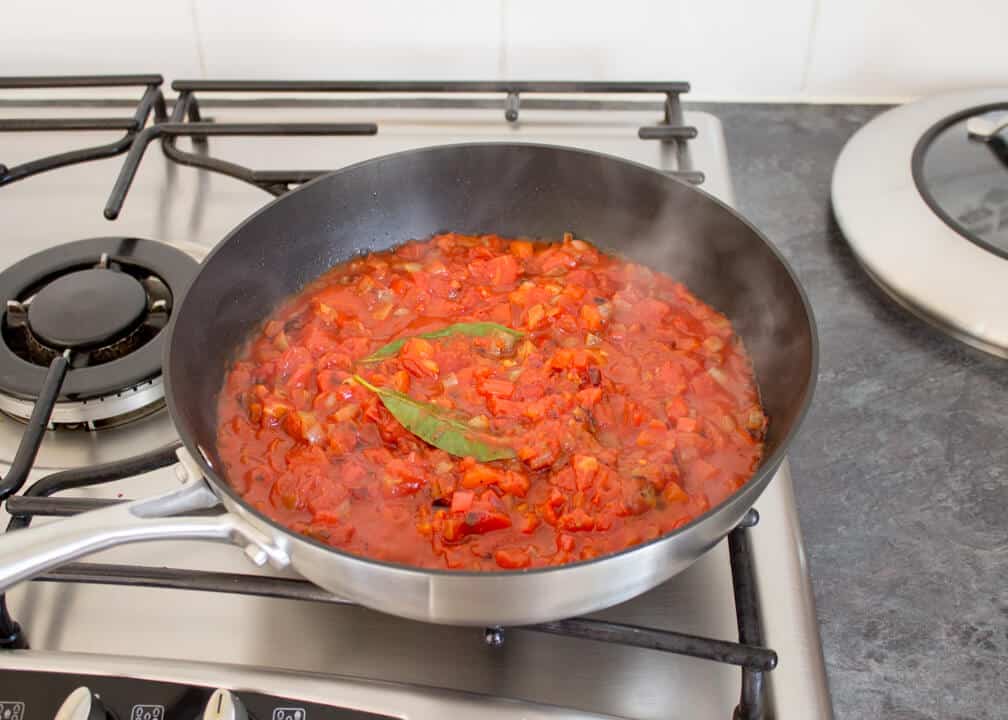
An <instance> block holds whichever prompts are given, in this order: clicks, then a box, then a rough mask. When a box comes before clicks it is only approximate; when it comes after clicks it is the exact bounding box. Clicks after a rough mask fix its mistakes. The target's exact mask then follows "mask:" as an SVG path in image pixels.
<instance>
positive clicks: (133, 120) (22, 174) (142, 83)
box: [0, 75, 166, 186]
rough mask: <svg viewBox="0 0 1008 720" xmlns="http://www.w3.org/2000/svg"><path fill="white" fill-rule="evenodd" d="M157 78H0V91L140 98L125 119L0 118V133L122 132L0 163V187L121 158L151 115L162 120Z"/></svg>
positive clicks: (137, 76)
mask: <svg viewBox="0 0 1008 720" xmlns="http://www.w3.org/2000/svg"><path fill="white" fill-rule="evenodd" d="M162 82H163V78H162V77H161V76H160V75H92V76H76V77H0V90H29V89H40V88H41V89H58V88H112V87H142V88H144V92H143V95H142V96H141V98H140V100H139V101H138V102H137V107H136V110H135V111H134V113H133V116H132V117H128V118H118V117H116V118H108V117H106V118H96V117H85V118H0V132H51V131H56V130H74V131H77V130H80V131H94V130H123V131H125V134H124V135H123V136H122V137H121V138H119V139H118V140H116V141H115V142H112V143H108V144H106V145H95V146H91V147H85V148H81V149H79V150H71V151H69V152H65V153H60V154H58V155H50V156H48V157H44V158H39V159H37V160H32V161H30V162H26V163H22V164H20V165H15V166H14V167H8V166H6V165H4V164H3V163H0V186H3V185H7V184H8V183H12V182H15V181H16V180H23V179H24V178H26V177H30V176H32V175H36V174H38V173H41V172H45V171H47V170H55V169H56V168H61V167H66V166H67V165H75V164H77V163H82V162H89V161H91V160H100V159H102V158H108V157H113V156H115V155H121V154H122V153H124V152H126V151H127V150H129V149H130V146H132V145H133V140H134V139H135V138H136V137H137V134H138V133H139V132H140V131H141V130H142V129H143V127H144V125H146V124H147V120H148V119H149V118H150V115H151V112H153V113H154V119H155V121H158V120H164V119H165V118H166V112H165V101H164V96H163V95H162V94H161V83H162Z"/></svg>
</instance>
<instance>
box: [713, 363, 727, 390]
mask: <svg viewBox="0 0 1008 720" xmlns="http://www.w3.org/2000/svg"><path fill="white" fill-rule="evenodd" d="M707 374H708V375H710V376H711V377H712V378H714V381H715V382H716V383H717V384H718V385H720V386H721V387H723V388H724V389H725V390H731V385H730V383H729V382H728V376H727V375H725V374H724V372H723V371H722V370H721V368H716V367H712V368H707Z"/></svg>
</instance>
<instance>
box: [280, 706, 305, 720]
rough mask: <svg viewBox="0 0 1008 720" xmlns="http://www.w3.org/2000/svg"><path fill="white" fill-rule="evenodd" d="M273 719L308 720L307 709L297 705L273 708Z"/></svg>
mask: <svg viewBox="0 0 1008 720" xmlns="http://www.w3.org/2000/svg"><path fill="white" fill-rule="evenodd" d="M273 720H308V711H307V710H305V709H304V708H299V707H278V708H273Z"/></svg>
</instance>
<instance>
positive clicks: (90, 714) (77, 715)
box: [53, 687, 111, 720]
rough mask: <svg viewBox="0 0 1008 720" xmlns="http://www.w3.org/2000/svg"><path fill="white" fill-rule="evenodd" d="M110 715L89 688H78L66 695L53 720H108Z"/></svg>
mask: <svg viewBox="0 0 1008 720" xmlns="http://www.w3.org/2000/svg"><path fill="white" fill-rule="evenodd" d="M109 718H111V715H110V714H109V712H108V710H106V709H105V706H104V705H103V704H102V701H101V700H100V699H99V697H98V696H97V695H95V694H94V693H93V692H91V690H90V688H86V687H79V688H77V689H76V690H74V691H73V692H72V693H70V694H69V695H67V697H66V700H64V701H63V704H62V705H60V708H59V710H57V711H56V716H55V718H54V719H53V720H109Z"/></svg>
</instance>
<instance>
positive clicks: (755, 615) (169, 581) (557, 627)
mask: <svg viewBox="0 0 1008 720" xmlns="http://www.w3.org/2000/svg"><path fill="white" fill-rule="evenodd" d="M178 448H179V445H178V444H177V443H176V444H173V445H168V446H165V447H163V448H160V449H158V450H155V451H152V452H149V453H146V454H144V455H138V456H136V457H133V458H128V459H126V460H122V461H119V462H114V463H108V464H105V465H98V466H94V467H89V468H80V469H74V470H65V471H62V472H57V473H53V474H51V475H47V476H46V477H44V478H42V479H41V480H39V481H37V482H36V483H34V484H33V485H32V486H31V487H29V488H28V489H27V490H26V491H25V493H24V494H23V495H20V496H14V497H10V498H8V499H7V511H8V512H9V513H10V515H11V520H10V523H9V524H8V526H7V530H8V532H10V531H16V530H18V529H21V528H24V527H27V526H28V525H29V524H30V523H31V520H32V518H33V517H35V516H40V515H41V516H67V515H74V514H76V513H80V512H86V511H88V510H94V509H98V508H100V507H105V506H107V505H110V504H114V503H119V502H126V500H124V499H123V500H118V499H117V500H112V499H97V498H61V497H52V496H53V495H55V494H56V493H59V492H62V491H64V490H70V489H74V488H80V487H87V486H93V485H100V484H102V483H106V482H111V481H113V480H122V479H124V478H128V477H131V476H133V475H138V474H140V473H145V472H150V471H151V470H155V469H157V468H160V467H166V466H168V465H171V464H173V463H174V462H175V461H176V456H175V451H176V450H177V449H178ZM203 512H204V513H206V512H220V509H211V510H208V511H203ZM758 522H759V514H758V513H757V512H756V511H755V510H750V511H749V512H748V513H747V514H746V516H745V517H744V518H743V520H742V522H741V523H740V524H739V526H738V527H737V528H735V529H734V530H733V531H732V532H731V533H730V534H729V535H728V554H729V559H730V562H731V573H732V586H733V588H734V592H735V613H736V617H737V620H738V629H739V640H738V642H730V641H726V640H718V639H714V638H705V637H699V636H696V635H688V634H685V633H678V632H673V631H669V630H659V629H655V628H648V627H641V626H634V625H624V624H619V623H611V622H605V621H603V620H596V619H593V618H570V619H567V620H558V621H556V622H549V623H541V624H539V625H527V626H524V627H519V628H509V629H508V630H507V631H508V632H511V631H515V630H517V631H524V632H540V633H550V634H553V635H562V636H565V637H572V638H579V639H582V640H593V641H596V642H609V643H615V644H618V645H627V646H631V647H638V648H645V649H648V650H657V651H659V652H668V653H675V654H678V655H686V656H689V657H693V658H699V659H702V660H710V661H712V662H719V663H725V664H729V665H735V666H737V667H739V668H741V670H742V690H741V697H740V699H739V704H738V705H737V706H736V707H735V709H734V711H733V715H732V720H762V718H764V715H765V705H766V700H765V692H764V680H765V676H766V673H767V672H769V671H771V670H773V669H774V668H775V667H776V666H777V653H775V652H774V651H773V650H771V649H769V648H766V647H764V646H763V639H762V629H761V627H760V621H759V606H758V600H757V594H756V584H755V578H754V576H753V567H752V554H751V551H750V549H749V537H748V533H749V532H750V528H752V527H754V526H755V525H756V524H757V523H758ZM37 579H38V580H43V581H51V582H79V583H98V584H106V585H125V586H130V587H160V588H173V589H178V590H199V591H204V592H221V593H235V594H241V595H258V596H262V597H273V598H284V599H293V600H305V601H313V602H327V603H332V604H340V605H351V604H352V603H351V602H349V601H347V600H343V599H341V598H338V597H336V596H334V595H331V594H330V593H328V592H326V591H325V590H322V589H321V588H319V587H317V586H315V585H313V584H311V583H309V582H307V581H305V580H297V579H293V578H279V577H265V576H261V575H246V574H240V573H221V572H207V571H196V570H179V569H175V568H157V567H137V566H130V565H115V564H108V563H92V562H77V563H70V564H68V565H64V566H63V567H61V568H58V569H56V570H53V571H50V572H48V573H46V574H45V575H43V576H41V577H39V578H37ZM504 633H505V629H504V628H487V629H486V631H485V640H486V643H487V644H488V645H489V646H491V647H499V646H501V645H503V643H504ZM26 647H28V641H27V638H26V637H25V635H24V633H23V632H22V631H21V628H20V626H19V625H18V624H17V623H16V622H15V621H14V620H13V618H11V617H10V615H9V614H8V612H7V607H6V602H4V601H3V599H2V597H0V648H6V649H13V648H26Z"/></svg>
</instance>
